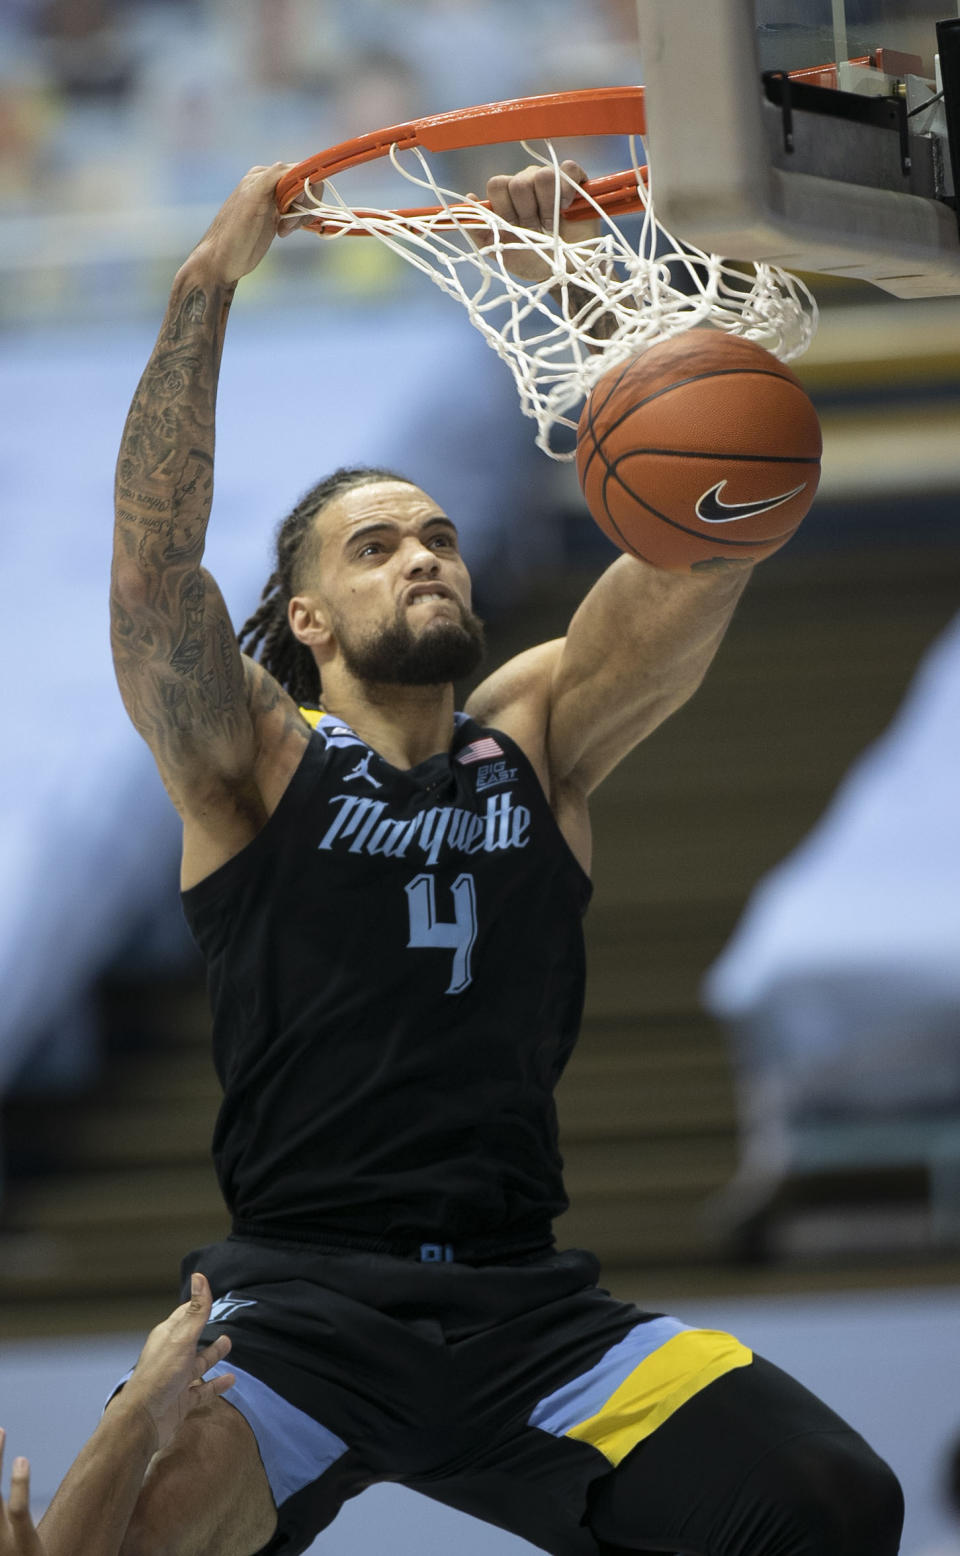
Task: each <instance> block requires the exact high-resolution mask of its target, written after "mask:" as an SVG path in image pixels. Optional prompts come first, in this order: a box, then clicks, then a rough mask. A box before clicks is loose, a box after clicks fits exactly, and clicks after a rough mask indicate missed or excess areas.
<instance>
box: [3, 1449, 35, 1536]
mask: <svg viewBox="0 0 960 1556" xmlns="http://www.w3.org/2000/svg"><path fill="white" fill-rule="evenodd" d="M7 1508H8V1511H9V1514H10V1522H11V1523H13V1524H22V1523H25V1522H29V1519H30V1460H29V1459H14V1461H13V1464H12V1466H11V1469H10V1500H9V1502H8V1504H7Z"/></svg>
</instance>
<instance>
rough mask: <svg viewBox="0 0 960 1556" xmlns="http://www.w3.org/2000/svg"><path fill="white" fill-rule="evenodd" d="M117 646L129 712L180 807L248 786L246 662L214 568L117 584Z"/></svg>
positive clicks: (250, 746) (250, 734)
mask: <svg viewBox="0 0 960 1556" xmlns="http://www.w3.org/2000/svg"><path fill="white" fill-rule="evenodd" d="M111 642H112V647H113V661H114V667H115V669H116V675H117V682H118V685H119V687H120V693H121V696H122V697H123V702H124V706H125V707H126V709H127V712H128V714H129V715H130V718H131V720H132V721H133V723H134V725H135V726H136V728H137V729H138V730H139V732H140V734H141V735H142V736H143V738H144V740H145V741H146V742H147V744H148V746H149V747H150V749H151V751H152V752H153V754H154V757H155V758H156V761H157V765H158V767H159V768H160V773H161V776H162V777H163V780H164V782H165V784H166V785H167V788H168V790H169V791H170V793H171V797H172V798H173V799H174V803H175V804H177V805H178V808H180V809H182V808H183V807H184V805H186V804H189V800H190V795H191V794H192V793H193V792H194V791H195V790H196V789H197V788H198V787H199V788H203V787H205V786H209V785H210V784H211V783H213V784H218V783H225V784H235V783H242V782H244V781H245V780H246V779H247V778H248V777H249V776H250V774H251V773H252V769H253V760H254V730H253V724H252V720H251V717H250V711H249V707H248V703H247V699H246V695H245V676H244V669H243V661H242V658H241V655H240V650H239V648H238V646H237V640H236V636H235V634H234V630H233V626H232V623H231V621H230V616H229V614H228V612H227V608H226V605H225V603H224V600H223V596H222V595H221V593H220V590H219V588H218V587H217V584H216V583H215V581H214V579H213V578H212V577H211V575H210V574H209V573H208V572H207V570H206V569H205V568H202V567H191V568H187V569H183V570H175V569H171V570H170V571H169V572H166V573H164V574H161V575H159V576H156V577H154V578H147V577H144V575H140V576H139V577H138V578H136V579H134V580H132V581H131V580H129V579H128V580H119V581H118V580H117V579H115V581H114V588H113V590H112V594H111Z"/></svg>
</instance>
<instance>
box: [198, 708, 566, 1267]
mask: <svg viewBox="0 0 960 1556" xmlns="http://www.w3.org/2000/svg"><path fill="white" fill-rule="evenodd" d="M304 712H305V714H306V716H307V717H308V718H309V719H310V721H311V722H312V723H314V725H315V728H314V733H313V734H312V736H311V738H310V741H309V743H308V745H307V748H306V751H305V754H304V756H303V759H302V761H301V763H300V765H299V767H298V768H297V770H296V772H295V774H294V776H293V778H292V779H291V781H290V784H289V786H288V788H287V790H286V792H285V793H284V795H283V798H282V799H281V801H280V803H279V805H278V806H277V809H276V810H275V811H274V813H273V815H272V816H271V817H270V819H269V820H268V821H267V823H266V825H265V826H264V827H263V829H262V830H261V831H260V832H259V833H258V835H257V836H256V837H255V838H254V839H253V841H252V842H251V843H249V844H248V845H247V846H246V847H245V848H244V849H243V850H242V852H241V853H239V854H237V855H236V856H235V857H234V858H232V859H230V860H229V861H228V862H227V863H226V864H225V865H223V866H222V867H221V868H220V869H218V870H216V871H215V872H214V873H213V874H212V875H210V876H208V877H207V878H206V879H205V880H203V881H201V882H200V883H199V885H197V886H194V887H192V888H191V889H190V890H188V891H186V892H185V893H184V894H183V902H184V908H185V912H186V916H187V920H188V922H189V924H190V927H191V929H192V931H193V934H194V936H195V938H196V940H197V942H198V944H199V946H200V948H201V950H202V951H203V953H204V955H205V957H206V959H207V964H208V976H209V987H210V993H211V1000H212V1005H213V1012H214V1062H215V1064H216V1068H217V1073H218V1075H219V1077H220V1081H221V1084H222V1086H223V1091H224V1098H223V1104H222V1107H221V1110H220V1115H219V1119H218V1122H217V1126H216V1132H215V1136H214V1161H215V1164H216V1168H217V1173H218V1176H219V1179H220V1185H221V1188H222V1190H223V1194H224V1197H225V1199H226V1202H227V1205H228V1207H229V1209H230V1211H231V1213H232V1215H233V1218H234V1227H235V1229H236V1230H237V1231H240V1232H243V1233H245V1234H246V1235H251V1234H253V1235H256V1234H259V1235H266V1236H272V1237H284V1236H286V1237H290V1238H295V1239H298V1240H302V1239H304V1238H306V1239H309V1240H315V1241H322V1240H323V1237H324V1235H325V1234H326V1235H327V1236H329V1237H331V1238H333V1239H335V1238H336V1237H337V1236H340V1235H343V1236H345V1237H347V1238H350V1237H352V1238H359V1239H363V1240H370V1246H374V1245H379V1244H380V1243H382V1244H383V1245H387V1244H390V1245H392V1246H397V1247H399V1246H405V1245H406V1244H410V1245H411V1246H412V1247H415V1246H416V1245H417V1244H418V1243H420V1242H422V1241H424V1240H436V1241H438V1242H441V1243H442V1242H453V1241H454V1240H459V1241H460V1242H461V1244H471V1245H475V1246H476V1247H477V1248H482V1247H487V1246H490V1247H496V1248H499V1247H501V1246H502V1247H504V1248H506V1249H509V1248H511V1247H520V1246H532V1245H535V1244H537V1243H538V1242H543V1241H545V1240H548V1239H549V1237H550V1235H551V1233H550V1222H551V1219H552V1218H553V1217H554V1216H556V1215H557V1214H558V1213H559V1212H560V1211H562V1210H564V1209H565V1208H566V1205H567V1200H566V1197H565V1194H564V1189H563V1181H562V1175H561V1173H562V1162H561V1158H560V1154H559V1151H558V1147H557V1126H556V1114H555V1109H554V1103H553V1088H554V1086H555V1084H556V1082H557V1080H558V1078H559V1076H560V1073H561V1071H562V1070H563V1067H564V1065H565V1063H566V1061H567V1059H568V1057H569V1055H570V1052H571V1050H572V1048H573V1044H574V1042H575V1040H576V1036H577V1031H578V1027H579V1023H580V1017H581V1013H582V1006H583V990H584V949H583V935H582V923H581V921H582V915H583V912H584V910H585V909H586V906H587V902H588V901H589V896H590V882H589V879H588V877H587V876H586V875H585V874H584V872H583V870H582V869H581V868H580V866H579V865H578V864H577V862H576V860H575V859H574V857H573V855H572V853H571V852H570V849H569V847H568V845H567V843H566V841H565V840H564V838H563V836H562V835H561V833H560V831H559V828H558V827H557V824H556V821H555V819H554V817H553V814H552V812H551V810H550V807H549V805H548V803H547V800H546V796H545V795H544V793H543V790H542V788H541V786H540V783H539V782H538V780H537V777H536V774H535V773H534V771H533V768H532V767H531V765H530V763H529V762H528V761H527V759H526V757H525V756H524V755H523V753H522V751H521V750H520V749H519V747H518V746H517V745H515V743H514V742H513V741H512V740H510V739H509V738H508V737H507V736H506V735H504V734H503V733H501V732H500V731H498V730H495V729H484V728H481V727H480V726H479V725H477V724H476V723H474V722H473V721H471V720H470V719H468V718H467V717H466V716H465V715H463V714H457V716H456V730H455V735H454V739H453V743H452V746H451V749H450V751H449V752H448V753H442V754H440V755H437V756H433V757H431V758H429V760H427V761H425V762H421V763H420V764H419V766H417V767H414V768H411V769H409V770H403V769H399V768H395V767H392V766H390V764H389V763H388V762H386V761H384V759H383V758H382V757H381V756H379V755H378V753H377V752H375V751H374V750H373V749H372V748H371V747H370V746H368V745H366V744H365V743H364V741H362V740H361V739H360V737H359V736H358V735H357V734H355V732H354V731H353V730H352V729H350V728H349V726H348V725H346V724H344V723H342V722H341V721H340V720H338V719H336V718H335V717H333V716H332V715H329V714H325V713H319V712H316V711H314V710H304Z"/></svg>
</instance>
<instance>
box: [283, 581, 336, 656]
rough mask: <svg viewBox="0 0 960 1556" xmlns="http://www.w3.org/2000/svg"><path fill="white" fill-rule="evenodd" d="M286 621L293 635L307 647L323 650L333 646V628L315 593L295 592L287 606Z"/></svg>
mask: <svg viewBox="0 0 960 1556" xmlns="http://www.w3.org/2000/svg"><path fill="white" fill-rule="evenodd" d="M287 621H288V622H289V624H290V631H291V632H292V633H293V635H294V637H295V638H296V639H297V641H298V642H300V643H303V644H305V646H306V647H307V648H316V649H319V650H320V651H321V652H323V651H324V650H328V649H330V648H332V647H333V644H334V636H333V630H332V628H331V626H330V622H329V619H328V617H327V613H326V611H325V610H324V609H323V607H322V606H321V605H320V603H319V601H318V600H317V598H316V596H315V595H309V594H295V595H294V596H293V599H292V600H291V601H290V603H289V605H288V606H287Z"/></svg>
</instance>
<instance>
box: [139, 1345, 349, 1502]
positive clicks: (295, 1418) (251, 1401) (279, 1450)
mask: <svg viewBox="0 0 960 1556" xmlns="http://www.w3.org/2000/svg"><path fill="white" fill-rule="evenodd" d="M225 1372H232V1373H233V1375H234V1377H235V1378H236V1380H237V1381H236V1383H235V1384H234V1385H233V1387H232V1388H230V1389H227V1392H226V1393H225V1394H223V1395H221V1398H222V1399H225V1400H226V1402H227V1404H228V1405H233V1407H234V1409H235V1410H239V1412H240V1414H241V1415H242V1416H243V1417H244V1419H245V1420H246V1421H247V1422H248V1423H249V1425H250V1428H251V1430H252V1432H253V1435H254V1437H255V1438H256V1440H257V1447H258V1449H259V1450H260V1458H261V1459H262V1460H263V1467H264V1469H265V1470H266V1472H267V1480H268V1481H269V1483H270V1490H271V1492H272V1494H273V1500H274V1502H275V1503H276V1505H277V1507H280V1505H281V1503H283V1502H286V1500H287V1498H288V1497H292V1496H293V1495H294V1493H295V1492H297V1491H302V1490H303V1488H304V1486H309V1484H310V1482H311V1481H314V1480H319V1478H320V1476H321V1475H322V1474H323V1473H324V1472H325V1471H326V1470H328V1469H329V1468H330V1466H331V1464H335V1463H336V1462H337V1460H338V1459H339V1458H340V1457H341V1456H342V1455H343V1454H345V1453H346V1451H347V1445H346V1443H345V1442H343V1441H342V1439H341V1438H339V1437H338V1436H337V1434H336V1432H331V1431H330V1430H329V1428H328V1427H326V1426H322V1425H321V1424H320V1422H319V1421H315V1420H314V1419H313V1416H308V1415H307V1414H306V1412H305V1411H303V1410H298V1409H297V1407H296V1405H291V1404H290V1402H289V1400H286V1399H284V1398H283V1397H282V1395H280V1394H277V1393H275V1392H274V1390H273V1389H272V1388H268V1387H267V1385H266V1383H261V1381H260V1379H259V1378H255V1377H254V1376H253V1375H252V1373H249V1372H244V1370H243V1368H242V1367H235V1366H233V1365H232V1364H231V1363H230V1361H229V1360H227V1361H219V1362H217V1363H216V1364H215V1365H214V1366H213V1367H211V1368H210V1369H209V1371H208V1372H205V1373H204V1377H205V1378H216V1377H219V1376H222V1374H223V1373H225ZM132 1374H133V1368H132V1367H131V1368H130V1371H129V1372H128V1373H127V1374H126V1375H125V1376H124V1377H123V1378H121V1380H120V1382H119V1383H118V1384H117V1385H116V1388H114V1390H113V1392H112V1393H111V1395H110V1398H111V1399H112V1398H113V1394H115V1393H116V1391H117V1389H118V1388H120V1386H121V1384H123V1383H127V1382H129V1380H130V1378H131V1376H132Z"/></svg>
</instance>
